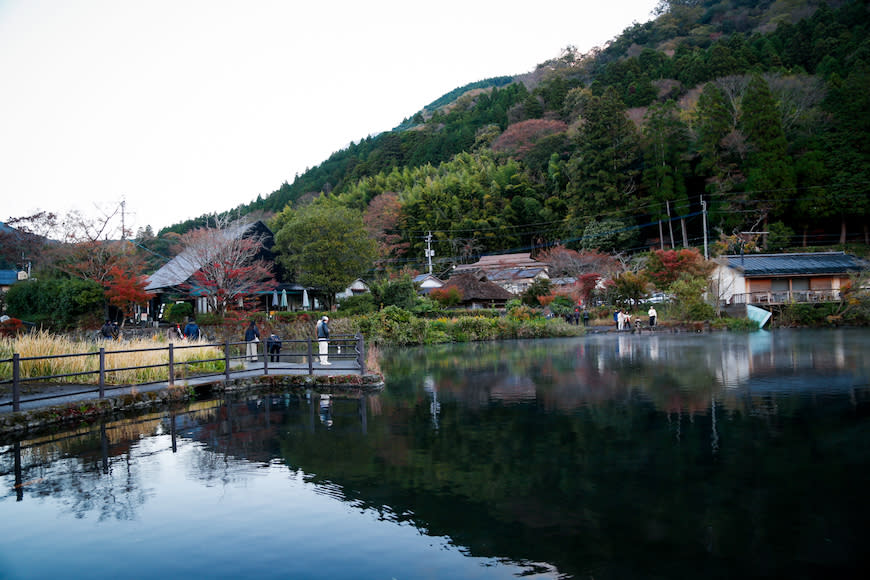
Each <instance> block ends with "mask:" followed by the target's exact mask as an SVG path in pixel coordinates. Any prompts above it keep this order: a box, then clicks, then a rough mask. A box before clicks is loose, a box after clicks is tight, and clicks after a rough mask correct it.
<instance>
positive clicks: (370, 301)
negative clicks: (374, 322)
mask: <svg viewBox="0 0 870 580" xmlns="http://www.w3.org/2000/svg"><path fill="white" fill-rule="evenodd" d="M338 310H339V312H341V313H342V314H347V315H349V316H350V315H355V314H368V313H370V312H374V311H375V310H377V306H376V305H375V298H374V296H373V295H372V294H370V293H368V292H366V293H365V294H358V295H356V296H348V297H347V298H345V299H344V300H342V301H341V302H339V303H338Z"/></svg>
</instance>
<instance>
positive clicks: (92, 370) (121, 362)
mask: <svg viewBox="0 0 870 580" xmlns="http://www.w3.org/2000/svg"><path fill="white" fill-rule="evenodd" d="M206 344H207V343H205V342H204V341H191V342H185V343H182V344H179V345H178V347H187V346H194V348H176V349H175V352H174V355H173V360H174V363H175V374H176V377H179V376H182V377H183V376H185V375H188V374H195V373H218V372H223V371H224V366H225V365H224V360H223V352H222V351H221V350H220V349H219V348H216V347H213V346H206ZM197 345H202V346H197ZM101 347H103V348H105V349H106V371H107V372H106V383H107V384H113V385H123V384H135V383H147V382H154V381H165V380H167V379H168V378H169V368H168V364H169V351H168V349H167V348H166V344H165V341H161V340H155V339H152V340H149V339H133V340H125V341H123V342H112V341H107V342H99V343H98V342H93V341H77V340H72V339H69V338H65V337H63V336H57V335H54V334H51V333H49V332H48V331H45V330H41V331H39V332H34V333H30V334H25V335H20V336H18V337H15V338H4V339H0V359H11V358H12V354H13V353H18V354H19V355H21V358H35V357H46V356H56V355H69V354H81V355H82V356H73V357H69V356H67V357H63V358H49V359H44V358H43V359H40V360H23V361H21V364H20V373H21V374H20V376H21V378H22V379H25V378H36V377H44V376H49V375H71V374H74V373H89V374H79V375H75V376H70V377H61V378H56V379H50V381H51V382H57V383H83V384H97V383H98V382H99V372H98V371H99V368H100V359H99V350H100V348H101ZM156 348H159V350H145V349H156ZM128 350H134V351H138V352H118V351H128ZM209 359H217V360H215V361H210V362H205V361H209ZM197 361H203V362H197ZM184 363H190V364H184ZM152 365H160V366H153V368H139V369H130V370H115V369H126V368H129V367H145V366H152ZM11 378H12V363H11V362H3V363H0V380H8V379H11Z"/></svg>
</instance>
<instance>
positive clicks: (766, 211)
mask: <svg viewBox="0 0 870 580" xmlns="http://www.w3.org/2000/svg"><path fill="white" fill-rule="evenodd" d="M741 104H742V115H741V126H742V128H743V131H744V133H745V134H746V139H747V141H748V143H749V157H748V168H749V169H748V171H747V179H746V189H747V190H748V192H749V195H750V198H751V200H752V202H751V203H750V204H749V205H750V207H751V208H753V209H755V210H756V211H757V212H758V214H757V215H758V220H759V222H763V224H764V226H763V229H764V231H766V230H767V224H768V222H769V218H770V217H778V216H779V215H781V214H782V212H783V211H784V209H785V207H786V204H787V203H788V202H789V200H790V199H791V198H793V197H794V196H795V177H794V166H793V163H792V160H791V157H789V154H788V142H787V141H786V138H785V132H784V131H783V129H782V117H781V115H780V112H779V108H778V107H777V104H776V101H775V100H774V98H773V95H772V94H771V92H770V87H768V85H767V81H765V80H764V79H763V78H762V77H761V76H760V75H753V77H752V79H751V80H750V81H749V85H748V86H747V87H746V92H745V93H744V94H743V100H742V103H741Z"/></svg>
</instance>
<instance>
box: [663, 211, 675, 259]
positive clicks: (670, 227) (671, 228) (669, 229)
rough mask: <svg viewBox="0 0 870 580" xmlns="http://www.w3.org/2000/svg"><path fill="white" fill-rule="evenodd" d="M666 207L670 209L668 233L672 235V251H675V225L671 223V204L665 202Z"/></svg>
mask: <svg viewBox="0 0 870 580" xmlns="http://www.w3.org/2000/svg"><path fill="white" fill-rule="evenodd" d="M665 207H667V208H668V231H669V232H670V233H671V249H672V250H673V249H674V224H673V223H671V202H670V201H668V200H665Z"/></svg>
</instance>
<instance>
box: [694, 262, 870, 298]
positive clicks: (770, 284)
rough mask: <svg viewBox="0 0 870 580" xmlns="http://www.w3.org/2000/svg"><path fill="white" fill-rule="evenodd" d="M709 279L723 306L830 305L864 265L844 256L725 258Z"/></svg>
mask: <svg viewBox="0 0 870 580" xmlns="http://www.w3.org/2000/svg"><path fill="white" fill-rule="evenodd" d="M716 262H717V266H716V268H715V269H714V270H713V273H712V275H711V277H712V281H713V286H714V288H715V289H716V292H717V295H718V298H719V300H720V301H721V302H723V303H725V304H785V303H789V302H830V301H832V300H839V299H840V289H841V288H842V287H843V286H844V285H845V284H846V283H847V282H848V281H849V279H850V275H853V274H856V273H858V272H861V271H863V270H866V269H867V264H866V263H865V262H864V261H862V260H861V259H859V258H858V257H856V256H853V255H851V254H846V253H845V252H807V253H799V254H798V253H796V254H747V255H728V256H721V257H719V258H717V259H716Z"/></svg>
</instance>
